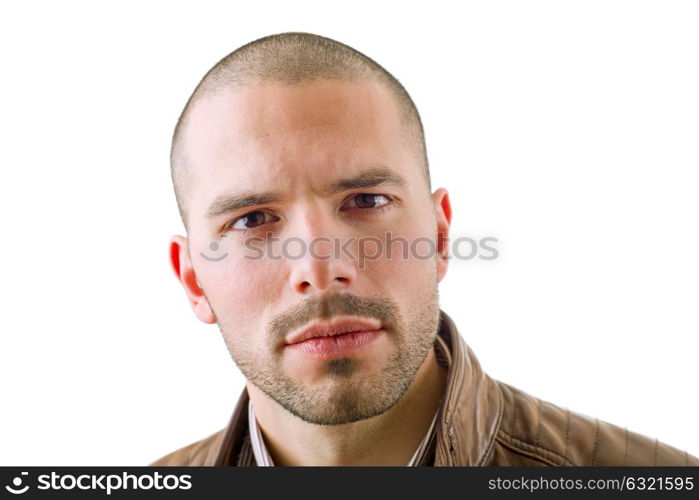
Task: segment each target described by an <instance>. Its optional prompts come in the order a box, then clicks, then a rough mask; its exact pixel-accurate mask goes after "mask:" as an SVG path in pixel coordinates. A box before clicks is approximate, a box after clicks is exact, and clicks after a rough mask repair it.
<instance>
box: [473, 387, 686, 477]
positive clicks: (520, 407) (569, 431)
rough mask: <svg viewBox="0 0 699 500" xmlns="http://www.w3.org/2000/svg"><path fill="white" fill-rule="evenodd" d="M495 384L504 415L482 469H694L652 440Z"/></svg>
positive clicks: (676, 453) (681, 453)
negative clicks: (617, 467)
mask: <svg viewBox="0 0 699 500" xmlns="http://www.w3.org/2000/svg"><path fill="white" fill-rule="evenodd" d="M497 385H498V386H499V388H500V391H501V393H502V402H503V416H502V420H501V424H500V427H499V429H498V432H497V435H496V441H495V446H493V449H492V450H491V452H490V454H489V457H488V460H487V462H488V463H487V464H486V465H525V466H526V465H553V466H563V465H574V466H579V465H584V466H593V465H595V466H621V465H627V466H637V465H650V466H652V465H659V466H668V465H694V466H696V465H699V459H697V458H696V457H693V456H692V455H689V454H688V453H687V452H686V451H682V450H679V449H677V448H674V447H672V446H669V445H667V444H664V443H661V442H659V441H658V440H657V439H653V438H650V437H648V436H644V435H642V434H639V433H636V432H632V431H629V430H628V429H626V428H621V427H619V426H617V425H614V424H611V423H609V422H605V421H602V420H600V419H598V418H593V417H589V416H587V415H584V414H582V413H576V412H572V411H570V410H568V409H566V408H561V407H559V406H556V405H554V404H551V403H549V402H546V401H543V400H541V399H539V398H536V397H533V396H530V395H529V394H527V393H526V392H524V391H522V390H520V389H517V388H515V387H512V386H510V385H508V384H505V383H502V382H497Z"/></svg>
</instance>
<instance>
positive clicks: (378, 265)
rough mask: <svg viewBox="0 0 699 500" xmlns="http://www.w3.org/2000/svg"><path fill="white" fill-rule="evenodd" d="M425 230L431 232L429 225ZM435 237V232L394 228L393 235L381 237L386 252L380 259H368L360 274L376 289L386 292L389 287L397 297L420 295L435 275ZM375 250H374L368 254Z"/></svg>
mask: <svg viewBox="0 0 699 500" xmlns="http://www.w3.org/2000/svg"><path fill="white" fill-rule="evenodd" d="M422 227H427V228H428V229H429V226H425V225H423V226H422ZM435 236H436V230H435V233H434V234H432V233H431V232H429V231H420V232H418V231H414V230H410V229H405V230H402V231H401V230H399V229H396V228H394V229H393V230H392V231H391V233H390V235H383V236H382V240H383V252H382V254H381V256H380V258H377V259H369V258H367V259H366V261H365V263H364V267H363V269H360V272H361V273H363V274H364V275H365V276H367V277H369V279H370V280H371V281H373V282H374V283H375V284H376V285H377V286H379V287H382V288H384V289H386V288H387V287H390V288H391V289H392V291H393V292H395V293H397V294H413V293H421V291H420V290H423V288H421V287H424V286H429V284H430V283H431V281H432V279H433V275H434V273H435V272H436V271H435V270H436V262H435V259H436V246H435V245H436V242H435ZM372 251H373V247H372V248H371V250H369V251H368V255H371V252H372ZM360 263H361V261H360ZM416 287H417V288H416Z"/></svg>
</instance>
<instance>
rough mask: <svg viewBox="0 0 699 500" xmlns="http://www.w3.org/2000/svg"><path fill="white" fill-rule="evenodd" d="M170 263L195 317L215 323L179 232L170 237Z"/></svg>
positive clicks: (214, 317) (185, 243) (205, 321)
mask: <svg viewBox="0 0 699 500" xmlns="http://www.w3.org/2000/svg"><path fill="white" fill-rule="evenodd" d="M170 265H171V267H172V270H173V271H174V272H175V277H176V278H177V279H178V281H179V282H180V283H181V284H182V287H183V288H184V291H185V293H186V294H187V299H188V300H189V304H190V305H191V306H192V310H194V314H195V315H196V317H197V318H199V320H200V321H203V322H204V323H209V324H211V323H216V316H215V315H214V312H213V310H212V309H211V305H210V304H209V301H208V300H207V299H206V296H205V295H204V291H203V289H202V287H201V284H200V283H199V280H198V279H197V275H196V273H195V271H194V267H193V266H192V260H191V259H190V258H189V248H188V247H187V238H185V237H184V236H180V235H179V234H178V235H175V236H173V237H172V238H171V239H170Z"/></svg>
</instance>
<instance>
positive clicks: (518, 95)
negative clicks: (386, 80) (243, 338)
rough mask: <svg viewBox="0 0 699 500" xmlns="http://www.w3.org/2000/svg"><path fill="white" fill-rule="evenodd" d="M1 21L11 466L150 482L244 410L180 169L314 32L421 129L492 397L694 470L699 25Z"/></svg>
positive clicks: (504, 9) (562, 20) (537, 12)
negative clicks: (201, 140)
mask: <svg viewBox="0 0 699 500" xmlns="http://www.w3.org/2000/svg"><path fill="white" fill-rule="evenodd" d="M19 5H20V4H17V3H13V4H9V3H4V4H3V7H2V11H1V12H0V47H2V49H1V50H2V59H1V65H2V66H1V68H2V69H1V75H2V76H1V79H0V86H1V89H0V90H1V92H0V99H2V105H1V109H0V137H2V149H1V151H2V156H1V159H2V160H1V161H2V169H1V170H0V172H1V174H0V175H1V178H0V180H1V182H0V209H1V212H0V213H1V214H2V227H1V231H2V245H0V262H1V263H2V277H1V283H2V288H1V290H2V291H1V292H0V293H2V301H1V303H2V315H1V317H0V335H1V336H0V385H1V386H0V390H1V392H2V396H1V398H0V401H1V403H0V405H1V412H0V465H20V464H25V465H144V464H147V463H149V462H150V461H152V460H155V459H156V458H159V457H160V456H162V455H164V454H166V453H168V452H170V451H173V450H174V449H175V448H178V447H180V446H184V445H186V444H188V443H190V442H192V441H195V440H198V439H200V438H203V437H205V436H207V435H209V434H211V433H213V432H214V431H216V430H218V429H220V428H222V427H223V426H224V425H225V424H226V423H227V421H228V418H229V416H230V413H231V411H232V409H233V407H234V404H235V401H236V399H237V398H238V395H239V392H240V390H241V389H242V387H243V379H242V377H241V375H240V374H239V372H238V371H237V368H236V367H235V365H234V364H233V361H232V360H231V359H230V358H229V355H228V353H227V351H226V349H225V346H224V344H223V341H222V339H221V337H220V333H219V330H218V328H217V327H216V326H215V325H205V324H202V323H200V322H198V320H197V319H196V318H195V316H194V314H193V313H192V312H191V310H190V308H189V306H188V303H187V301H186V299H185V294H184V292H183V290H182V288H181V286H180V285H179V283H178V282H177V281H176V280H175V278H174V275H173V274H172V272H171V270H170V266H169V261H168V240H169V238H170V236H171V235H173V234H176V233H180V234H183V227H182V225H181V223H180V221H179V218H178V214H177V208H176V204H175V199H174V195H173V193H172V188H171V184H170V177H169V166H168V149H169V141H170V136H171V132H172V129H173V127H174V124H175V121H176V119H177V116H178V115H179V113H180V111H181V109H182V107H183V105H184V104H185V101H186V99H187V97H188V96H189V94H190V92H191V91H192V90H193V88H194V86H195V85H196V83H197V82H198V81H199V79H200V78H201V76H202V75H203V74H204V73H205V72H206V70H208V69H209V67H210V66H211V65H213V64H214V63H215V62H216V61H218V59H219V58H221V57H222V56H224V55H225V54H227V53H228V52H230V51H231V50H233V49H235V48H236V47H238V46H240V45H242V44H244V43H246V42H248V41H251V40H253V39H256V38H258V37H261V36H264V35H267V34H272V33H276V32H281V31H292V30H293V31H310V32H314V33H318V34H321V35H325V36H329V37H331V38H335V39H338V40H340V41H343V42H345V43H347V44H349V45H351V46H353V47H355V48H356V49H358V50H360V51H363V52H365V53H366V54H367V55H369V56H370V57H372V58H374V59H376V60H377V61H378V62H379V63H381V64H382V65H384V66H385V67H386V68H387V69H388V70H389V71H391V72H392V73H393V74H394V75H395V76H396V77H398V78H399V79H400V80H401V82H403V83H404V84H405V86H406V87H407V89H408V91H409V92H410V93H411V94H412V96H413V98H414V100H415V102H416V103H417V105H418V108H419V110H420V112H421V113H422V116H423V119H424V124H425V128H426V132H427V144H428V151H429V155H430V160H431V166H432V175H433V185H434V186H435V187H438V186H445V187H447V188H448V189H449V190H450V193H451V200H452V204H453V208H454V226H453V233H454V234H457V235H472V236H477V237H480V236H495V237H497V238H499V240H500V242H499V245H498V247H499V250H500V258H499V259H497V260H495V261H492V262H486V261H478V260H474V261H468V262H460V263H459V262H457V263H453V264H452V266H451V268H450V271H449V273H448V275H447V277H446V279H445V281H444V282H443V283H442V284H441V287H440V294H441V305H442V308H443V309H444V310H445V311H446V312H447V313H449V314H450V315H451V316H452V317H453V318H454V319H455V320H456V323H457V325H458V327H459V329H460V331H461V334H462V335H463V336H464V338H465V339H466V341H467V343H469V344H470V345H471V347H472V348H473V349H474V352H475V353H476V355H477V356H478V358H479V360H480V362H481V364H482V366H483V368H484V369H485V370H486V371H487V372H488V373H489V374H490V375H491V376H493V377H494V378H497V379H500V380H502V381H504V382H507V383H509V384H511V385H514V386H516V387H519V388H521V389H524V390H525V391H526V392H528V393H530V394H532V395H535V396H538V397H541V398H543V399H545V400H548V401H551V402H553V403H555V404H558V405H561V406H565V407H568V408H570V409H571V410H574V411H579V412H582V413H585V414H587V415H591V416H594V417H599V418H601V419H603V420H607V421H610V422H613V423H615V424H617V425H620V426H622V427H628V428H629V429H630V430H634V431H637V432H641V433H643V434H647V435H649V436H652V437H657V438H659V439H660V440H661V441H665V442H666V443H668V444H671V445H674V446H677V447H679V448H682V449H686V450H688V451H689V452H690V453H692V454H694V455H699V433H698V432H697V430H696V429H697V428H696V424H697V422H698V421H699V402H698V401H697V382H698V381H699V364H698V363H697V353H698V350H699V341H698V340H697V334H698V333H699V317H698V315H697V312H698V308H697V304H698V303H699V300H698V299H699V264H698V263H697V262H698V257H699V229H698V227H699V226H698V225H697V215H698V214H699V198H698V197H697V187H698V183H697V168H698V166H699V147H697V142H698V139H699V92H697V89H699V72H698V65H697V61H698V60H699V59H698V55H699V54H698V52H699V30H697V26H699V8H698V6H697V4H696V3H695V2H679V1H673V2H667V1H655V2H644V1H637V0H636V1H629V2H620V1H600V2H597V1H585V2H582V1H581V2H561V1H551V2H539V1H536V2H531V1H516V2H477V3H465V2H458V3H457V2H453V3H448V2H429V3H428V4H426V3H425V2H420V3H416V4H415V5H410V4H406V3H404V2H400V3H398V2H396V3H388V2H377V1H371V2H357V1H353V2H310V1H306V2H303V1H294V2H249V1H247V2H231V1H229V2H221V3H215V2H202V1H197V2H190V3H175V2H163V3H162V4H159V3H146V2H138V3H135V2H134V3H125V2H118V3H117V2H113V3H111V4H109V3H104V2H100V3H97V2H85V3H77V2H60V3H53V2H51V3H50V2H45V3H36V2H25V3H22V4H21V6H19Z"/></svg>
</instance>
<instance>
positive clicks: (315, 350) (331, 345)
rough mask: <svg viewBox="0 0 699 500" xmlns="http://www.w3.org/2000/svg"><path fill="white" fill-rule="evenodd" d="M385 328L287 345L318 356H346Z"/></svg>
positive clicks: (367, 343)
mask: <svg viewBox="0 0 699 500" xmlns="http://www.w3.org/2000/svg"><path fill="white" fill-rule="evenodd" d="M384 332H385V330H383V329H380V330H368V331H365V332H350V333H344V334H342V335H335V336H333V337H315V338H312V339H308V340H304V341H303V342H299V343H297V344H290V345H288V346H287V347H288V348H289V349H292V350H294V351H298V352H301V353H304V354H310V355H312V356H315V357H318V358H334V357H339V356H347V355H349V354H352V353H353V352H355V351H358V350H359V349H361V348H362V347H364V346H367V345H369V344H371V343H372V342H373V341H374V340H376V339H377V338H378V337H379V335H381V334H382V333H384Z"/></svg>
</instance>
